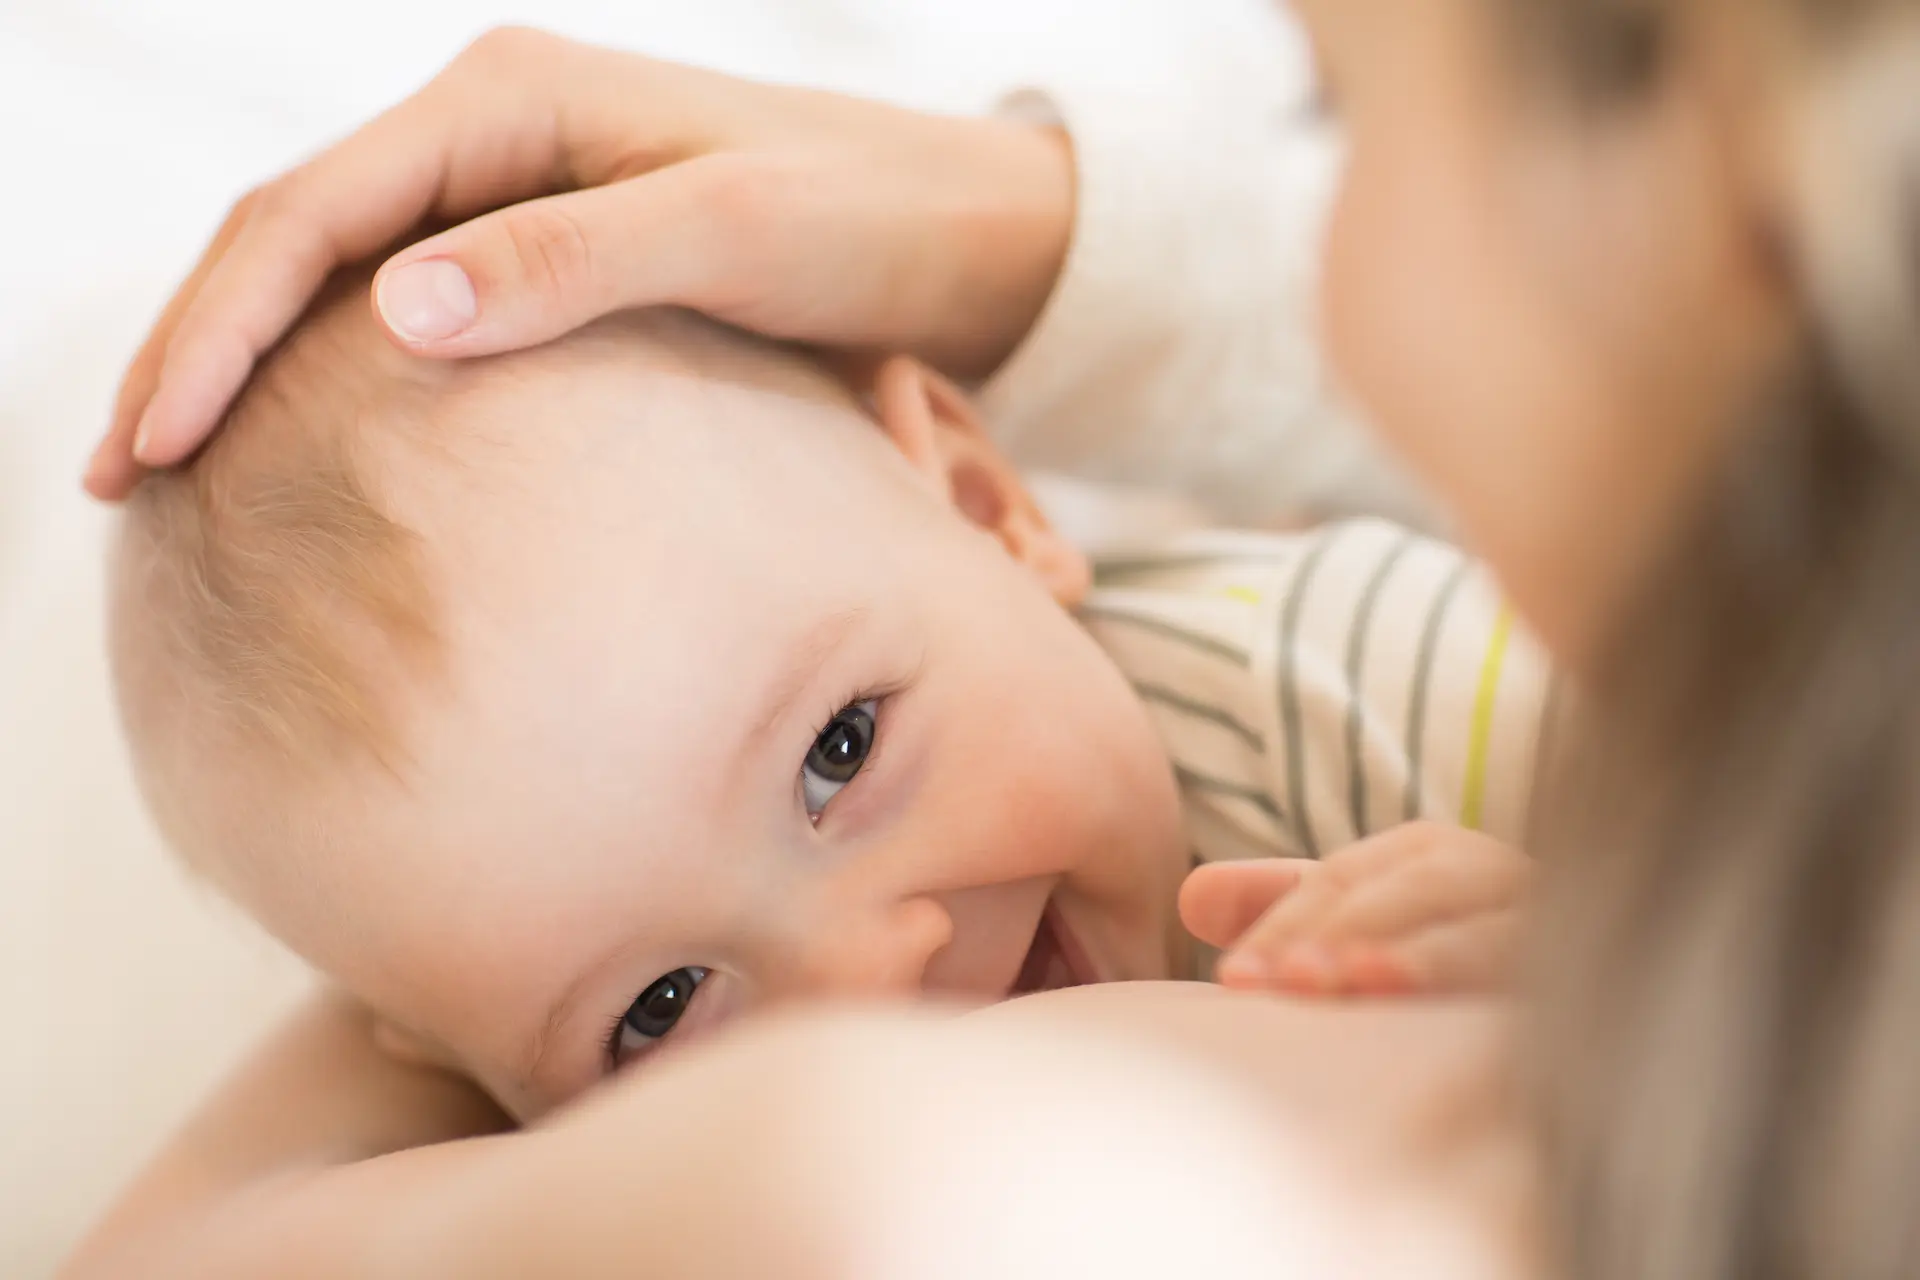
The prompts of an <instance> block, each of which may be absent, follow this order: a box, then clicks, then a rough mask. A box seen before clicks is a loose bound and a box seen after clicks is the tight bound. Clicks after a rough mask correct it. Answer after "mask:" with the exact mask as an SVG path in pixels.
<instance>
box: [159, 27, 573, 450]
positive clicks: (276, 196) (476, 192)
mask: <svg viewBox="0 0 1920 1280" xmlns="http://www.w3.org/2000/svg"><path fill="white" fill-rule="evenodd" d="M479 47H481V46H479V45H476V48H479ZM470 57H471V55H463V59H468V58H470ZM455 65H456V69H458V68H462V67H463V66H465V65H466V64H465V63H464V62H456V64H455ZM475 74H476V73H474V72H471V71H460V73H459V74H455V72H453V71H450V72H449V73H448V75H446V76H443V77H442V78H441V79H439V80H436V81H435V82H434V83H433V84H430V85H428V86H427V87H426V88H425V89H423V90H421V91H420V92H419V93H417V94H415V95H414V96H413V97H411V98H409V99H407V100H406V101H404V102H402V103H400V104H399V105H398V106H396V107H394V108H392V109H391V110H389V111H387V112H385V113H384V114H382V115H380V116H378V117H376V118H375V119H374V120H373V121H372V122H371V123H369V124H368V125H366V126H365V127H364V128H362V129H361V130H359V131H358V132H356V133H355V134H353V135H352V136H351V137H349V138H348V139H346V140H345V141H343V142H341V143H339V144H338V145H336V146H334V147H332V148H330V149H329V150H327V151H326V152H324V153H322V154H321V155H319V156H317V157H316V158H314V159H313V160H311V161H309V162H307V163H306V164H304V165H302V166H301V167H300V168H298V169H296V170H294V171H293V172H291V173H289V174H288V175H286V176H285V177H283V178H281V179H279V180H278V181H276V182H274V183H271V184H269V185H268V186H266V187H264V188H262V189H261V190H260V191H259V192H258V193H257V194H256V196H255V198H254V199H253V201H252V207H251V208H250V209H249V210H248V211H247V215H246V217H245V218H243V219H242V220H241V223H240V225H239V226H238V227H237V228H236V229H235V231H234V234H233V235H232V237H231V240H230V242H229V243H228V244H226V245H225V246H224V247H223V248H222V249H221V251H220V252H218V253H216V254H214V255H212V257H211V259H210V261H209V263H208V264H207V271H206V275H205V277H204V279H203V280H202V281H201V282H200V285H199V287H198V288H197V289H195V290H194V291H193V293H192V295H191V296H190V297H188V298H187V300H186V304H185V307H184V309H183V311H182V312H181V314H180V315H179V317H178V321H177V324H176V325H175V326H174V327H173V328H172V331H171V333H170V334H168V335H166V338H165V350H164V354H163V356H162V357H161V361H160V365H159V368H158V371H157V373H156V374H155V375H154V389H153V394H152V396H151V398H150V399H149V400H148V401H147V403H146V404H145V406H144V407H143V409H142V410H141V411H140V413H139V416H138V423H137V425H136V426H135V428H134V434H133V453H134V455H135V457H136V458H137V459H138V460H139V461H140V462H141V463H143V464H145V465H147V466H170V465H172V464H173V463H176V462H178V461H179V460H180V459H181V458H183V457H185V456H186V455H187V454H189V453H191V452H192V451H193V449H194V448H195V447H197V446H198V445H199V443H200V442H201V441H202V440H203V439H205V437H206V435H207V433H208V432H210V431H211V430H212V429H213V427H214V425H215V422H216V421H217V420H218V418H219V416H220V414H221V412H223V411H224V410H225V408H226V406H227V404H228V402H229V401H231V399H232V398H233V396H234V394H235V393H236V392H237V391H238V390H239V389H240V385H241V384H242V383H243V382H244V381H245V380H246V377H247V375H248V373H249V372H251V370H252V368H253V365H254V362H255V361H256V360H258V359H259V357H260V356H261V355H262V354H263V353H264V352H265V351H266V350H267V349H268V348H269V347H271V346H272V345H273V344H274V343H276V342H278V341H279V340H280V338H281V337H282V336H283V335H284V334H285V333H286V331H287V329H288V328H289V327H290V326H291V325H292V324H293V322H294V321H295V320H296V319H298V317H299V316H300V314H301V312H303V311H304V310H305V309H306V307H307V305H308V303H309V302H311V301H312V299H313V296H314V295H315V294H316V293H317V292H318V291H319V289H320V287H321V285H322V284H324V283H325V281H326V279H327V276H328V275H329V274H330V273H331V272H332V271H333V270H334V269H335V268H336V267H338V266H340V265H341V264H342V263H346V262H352V261H355V260H357V259H360V258H364V257H366V256H367V255H369V254H371V253H373V252H374V251H376V250H378V249H380V248H381V247H383V246H385V245H388V244H391V243H392V242H393V241H394V240H395V239H397V238H398V237H400V236H401V235H402V234H404V233H405V232H406V231H408V230H409V229H411V228H413V227H415V226H418V225H419V224H420V223H421V222H422V221H423V220H424V219H426V218H427V217H429V216H432V215H437V216H461V213H462V212H463V211H464V212H471V211H473V210H475V209H478V208H484V207H487V202H489V201H497V200H498V199H499V198H503V197H502V195H501V193H503V192H510V193H512V196H524V195H527V194H530V193H532V192H537V191H544V190H546V189H548V184H550V182H551V181H552V178H553V169H554V162H553V158H552V155H551V146H552V143H553V136H554V132H555V125H554V123H553V117H554V114H555V107H554V105H553V103H552V102H551V100H550V96H549V95H547V94H545V93H544V92H543V91H542V90H541V88H540V84H539V82H538V81H537V80H533V81H532V82H531V83H529V80H530V78H529V77H527V76H521V77H519V78H517V79H516V78H513V77H503V78H502V79H501V80H500V81H499V82H498V83H496V84H494V85H491V86H489V87H490V88H491V89H492V90H493V92H491V93H482V92H478V91H476V90H475V89H474V88H473V87H472V85H473V83H474V77H475ZM504 198H511V197H510V196H509V197H504Z"/></svg>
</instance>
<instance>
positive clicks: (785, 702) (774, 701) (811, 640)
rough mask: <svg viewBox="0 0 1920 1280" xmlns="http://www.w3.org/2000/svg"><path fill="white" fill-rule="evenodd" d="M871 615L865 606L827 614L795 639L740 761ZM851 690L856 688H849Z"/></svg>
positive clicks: (787, 712)
mask: <svg viewBox="0 0 1920 1280" xmlns="http://www.w3.org/2000/svg"><path fill="white" fill-rule="evenodd" d="M867 616H868V611H867V609H866V608H865V607H863V606H860V605H854V606H852V607H851V608H847V609H842V610H840V611H838V612H836V613H830V614H828V615H826V616H825V617H823V618H821V619H820V620H819V621H817V622H815V623H814V624H813V625H812V626H810V627H809V628H807V630H806V631H805V632H803V633H801V636H800V638H799V639H798V640H797V641H795V642H794V645H793V649H792V652H791V654H790V656H789V658H788V662H787V665H786V667H784V668H783V669H782V670H781V671H780V672H779V673H778V674H777V675H776V676H775V678H774V679H773V681H772V682H771V683H770V684H769V685H768V686H767V691H766V692H765V693H764V694H763V695H761V698H760V703H761V705H762V706H763V707H764V708H765V710H764V711H763V712H762V713H761V716H760V718H759V719H758V720H756V721H755V722H754V723H753V724H752V725H751V726H749V728H748V730H747V733H746V736H745V737H744V738H742V739H741V741H740V745H739V747H738V748H736V763H738V756H742V755H745V754H746V753H747V752H749V751H751V750H752V749H753V745H754V744H755V743H757V742H759V741H760V739H761V738H763V737H765V736H766V735H767V733H769V732H770V731H772V730H773V729H774V728H776V727H777V726H779V725H780V724H782V723H784V722H785V720H786V719H787V717H788V716H789V715H790V714H791V713H792V711H793V706H794V703H796V702H798V701H799V699H800V697H801V695H802V694H804V693H805V692H806V691H807V690H808V689H809V688H810V687H812V685H813V682H814V679H815V677H816V676H818V675H819V673H820V668H821V667H823V666H825V665H826V662H827V659H828V658H831V657H832V656H833V653H834V650H836V649H838V648H839V647H840V646H841V644H842V643H844V642H845V640H846V638H847V636H848V634H849V633H851V632H852V631H854V630H855V629H856V628H857V627H859V626H860V624H862V623H863V622H865V621H866V620H867ZM847 692H848V693H852V692H854V691H853V690H851V689H849V690H847ZM834 710H838V708H834ZM795 767H796V768H798V765H797V764H796V766H795Z"/></svg>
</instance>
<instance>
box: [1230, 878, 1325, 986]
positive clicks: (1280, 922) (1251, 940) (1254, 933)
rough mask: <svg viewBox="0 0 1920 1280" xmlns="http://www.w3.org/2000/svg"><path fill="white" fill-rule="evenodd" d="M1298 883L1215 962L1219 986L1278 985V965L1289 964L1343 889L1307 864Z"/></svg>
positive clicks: (1280, 972) (1280, 969)
mask: <svg viewBox="0 0 1920 1280" xmlns="http://www.w3.org/2000/svg"><path fill="white" fill-rule="evenodd" d="M1301 872H1302V874H1301V876H1300V882H1299V883H1298V884H1297V885H1295V886H1294V888H1293V889H1292V890H1291V891H1290V892H1289V893H1288V894H1287V895H1286V896H1285V897H1284V898H1282V899H1281V900H1280V901H1279V902H1278V903H1277V904H1276V905H1275V906H1274V907H1273V908H1272V909H1271V910H1269V911H1268V912H1267V913H1266V914H1265V915H1263V916H1261V917H1260V919H1259V920H1257V921H1255V922H1254V924H1253V926H1252V927H1251V928H1249V929H1248V930H1247V931H1246V932H1245V933H1244V934H1242V935H1241V937H1240V938H1239V939H1238V940H1237V941H1236V942H1234V944H1233V948H1232V950H1231V951H1229V952H1228V953H1227V954H1226V955H1225V956H1223V957H1221V960H1220V966H1219V969H1218V971H1217V972H1216V974H1215V976H1216V978H1217V979H1218V980H1219V982H1220V984H1221V985H1222V986H1228V987H1263V988H1264V987H1274V986H1278V985H1281V983H1282V964H1283V961H1287V960H1290V959H1291V958H1292V955H1293V952H1294V951H1295V949H1296V948H1297V947H1298V946H1299V944H1300V942H1301V940H1302V939H1304V938H1306V937H1308V936H1309V935H1310V934H1311V933H1312V931H1313V930H1314V929H1315V928H1317V927H1318V926H1319V925H1320V924H1321V923H1322V922H1323V921H1324V920H1325V919H1326V918H1327V916H1328V914H1329V913H1330V912H1331V911H1332V910H1333V909H1334V907H1335V905H1336V904H1337V903H1338V902H1339V900H1340V898H1341V896H1342V895H1343V894H1345V893H1346V892H1347V891H1348V890H1347V886H1346V885H1345V883H1344V882H1343V881H1341V879H1340V877H1338V876H1336V875H1332V874H1329V873H1328V870H1327V868H1326V867H1325V866H1322V865H1318V864H1313V863H1308V864H1305V865H1304V866H1303V867H1302V868H1301Z"/></svg>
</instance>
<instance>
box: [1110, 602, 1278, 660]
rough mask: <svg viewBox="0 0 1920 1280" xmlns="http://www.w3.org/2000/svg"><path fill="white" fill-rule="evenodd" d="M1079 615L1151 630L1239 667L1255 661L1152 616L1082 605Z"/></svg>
mask: <svg viewBox="0 0 1920 1280" xmlns="http://www.w3.org/2000/svg"><path fill="white" fill-rule="evenodd" d="M1080 616H1081V617H1083V618H1097V619H1099V620H1100V621H1102V622H1117V623H1120V624H1121V625H1123V626H1129V627H1138V628H1139V629H1140V630H1142V631H1151V632H1152V633H1153V634H1155V635H1157V636H1163V637H1165V638H1166V639H1168V640H1172V641H1173V642H1175V643H1176V644H1182V645H1185V646H1186V647H1187V648H1189V649H1197V650H1199V651H1200V652H1201V653H1210V654H1212V655H1213V656H1214V657H1216V658H1225V659H1226V660H1227V661H1228V662H1231V663H1233V664H1234V665H1236V666H1241V667H1251V666H1252V665H1253V658H1252V656H1251V655H1250V654H1248V653H1247V651H1246V650H1245V649H1237V648H1235V647H1234V646H1232V645H1230V644H1228V643H1227V642H1226V641H1224V640H1216V639H1214V638H1213V637H1212V636H1209V635H1202V634H1201V633H1200V632H1198V631H1188V630H1186V629H1185V628H1183V627H1176V626H1174V625H1173V624H1172V623H1171V622H1166V621H1163V620H1162V619H1159V618H1155V617H1152V616H1151V615H1149V614H1144V613H1129V612H1127V611H1126V610H1124V609H1115V608H1114V607H1113V606H1111V605H1103V604H1083V605H1081V606H1080Z"/></svg>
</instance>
